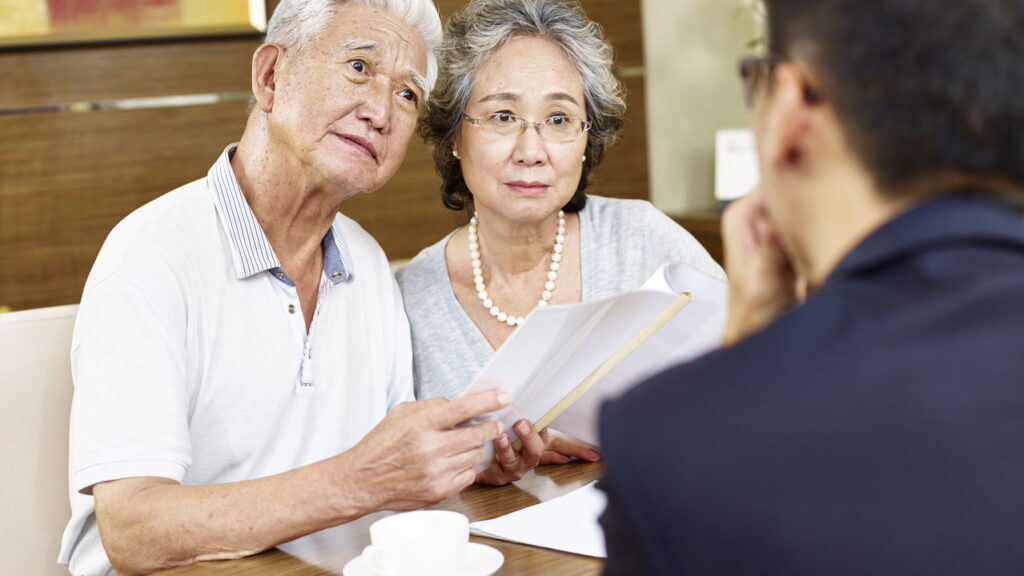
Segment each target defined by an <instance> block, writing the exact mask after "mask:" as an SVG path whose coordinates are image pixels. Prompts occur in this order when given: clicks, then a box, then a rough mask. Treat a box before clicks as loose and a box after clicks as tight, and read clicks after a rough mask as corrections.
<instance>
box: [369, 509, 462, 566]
mask: <svg viewBox="0 0 1024 576" xmlns="http://www.w3.org/2000/svg"><path fill="white" fill-rule="evenodd" d="M370 542H371V544H370V545H369V546H367V547H366V548H364V549H363V553H362V558H363V562H364V563H365V565H366V566H367V568H369V569H370V571H371V573H372V574H374V575H375V576H412V575H416V576H451V575H453V574H458V573H459V569H460V567H461V566H462V564H463V562H464V561H465V557H466V544H467V543H468V542H469V519H468V518H466V516H465V515H464V514H459V513H458V512H450V511H448V510H417V511H414V512H404V513H401V514H395V515H393V516H388V517H386V518H381V519H380V520H377V521H376V522H374V523H373V524H372V525H371V526H370Z"/></svg>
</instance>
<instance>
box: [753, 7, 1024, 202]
mask: <svg viewBox="0 0 1024 576" xmlns="http://www.w3.org/2000/svg"><path fill="white" fill-rule="evenodd" d="M765 4H766V6H767V8H768V16H769V31H768V44H769V50H770V51H771V52H772V53H773V54H774V55H777V56H780V57H783V58H799V59H801V60H803V61H806V62H808V63H809V65H810V66H811V67H812V68H813V70H814V72H815V73H816V74H817V76H818V79H819V81H820V82H821V86H820V91H821V92H822V93H823V95H824V97H825V98H826V99H828V101H829V102H830V103H831V105H832V106H833V107H834V109H835V111H836V113H837V115H838V117H839V119H840V122H841V123H842V125H843V129H844V132H845V133H846V135H847V138H848V139H849V142H850V145H851V146H852V148H853V150H854V152H855V153H856V154H857V155H858V156H859V157H860V159H861V161H862V162H863V163H864V165H865V167H866V169H867V170H868V171H869V172H870V173H871V174H872V175H873V177H874V179H875V183H876V185H877V187H878V189H879V190H881V191H882V192H883V193H886V194H901V193H908V192H910V191H916V192H920V191H921V188H922V187H925V188H932V190H931V191H932V192H939V191H941V188H942V186H944V185H947V186H950V187H952V186H957V185H958V184H960V185H963V184H967V185H970V183H972V182H982V183H985V182H987V183H991V184H993V185H994V186H993V187H994V188H1007V189H1014V188H1015V189H1017V190H1021V189H1024V97H1022V92H1024V41H1022V39H1021V34H1022V31H1024V1H1022V0H957V1H951V2H943V1H938V0H874V1H869V2H866V1H864V0H765ZM1019 194H1020V193H1018V194H1017V195H1018V197H1019ZM1011 197H1012V196H1011Z"/></svg>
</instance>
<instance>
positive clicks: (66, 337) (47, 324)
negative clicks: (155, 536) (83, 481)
mask: <svg viewBox="0 0 1024 576" xmlns="http://www.w3.org/2000/svg"><path fill="white" fill-rule="evenodd" d="M77 311H78V306H77V305H71V306H56V307H53V308H40V309H37V310H26V311H24V312H11V313H7V314H0V438H2V439H3V446H2V450H3V456H0V572H2V573H4V574H32V575H40V576H49V575H51V574H52V575H54V576H56V575H58V574H60V575H63V576H67V574H68V572H67V569H66V568H65V567H64V566H61V565H59V564H57V553H58V552H59V550H60V539H61V533H62V531H63V530H64V525H65V524H67V521H68V518H70V516H71V509H70V507H69V505H68V416H69V413H70V409H71V396H72V393H73V390H74V387H73V385H72V382H71V358H70V356H71V331H72V329H73V327H74V324H75V314H76V313H77Z"/></svg>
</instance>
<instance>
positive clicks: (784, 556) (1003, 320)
mask: <svg viewBox="0 0 1024 576" xmlns="http://www.w3.org/2000/svg"><path fill="white" fill-rule="evenodd" d="M601 417H602V422H601V444H602V448H603V453H604V458H605V461H606V463H607V471H606V476H605V477H604V478H603V479H602V480H601V482H600V486H601V487H602V488H603V489H604V490H605V491H606V492H607V493H608V499H609V504H608V509H607V511H606V512H605V514H604V516H603V517H602V519H601V522H602V524H603V526H604V529H605V534H606V536H607V545H608V562H607V564H606V574H613V575H618V574H629V575H633V574H671V575H687V574H699V575H708V574H794V575H795V574H807V575H815V576H819V575H836V574H900V575H906V574H928V575H935V574H985V575H990V574H1024V222H1022V221H1021V219H1020V216H1019V215H1018V214H1016V213H1014V212H1012V211H1011V210H1009V209H1008V208H1006V207H1005V206H1003V205H1001V204H998V203H997V202H995V201H993V200H984V199H980V198H972V197H969V196H956V197H951V198H945V199H941V200H933V201H930V202H928V203H926V204H924V205H922V206H918V207H917V208H914V209H912V210H910V211H908V212H907V213H905V214H902V215H901V216H899V217H897V218H895V219H894V220H892V221H891V222H889V223H888V224H886V225H884V226H883V227H882V228H880V229H879V230H877V231H876V232H875V233H873V234H872V235H871V236H870V237H869V238H867V239H866V240H864V241H863V242H862V243H861V244H860V245H859V246H858V247H857V248H856V249H855V250H853V251H852V252H851V253H850V254H849V255H848V256H847V257H846V258H845V259H844V260H843V261H842V262H841V263H840V264H839V266H838V267H837V268H836V270H835V271H834V272H833V274H832V275H831V276H830V277H829V279H828V280H827V282H826V283H825V284H824V286H822V287H821V289H820V290H819V291H818V292H817V293H815V294H814V295H813V297H811V298H810V299H809V300H808V301H807V302H806V303H805V304H804V305H802V306H800V307H798V308H796V309H794V310H792V311H790V312H789V313H787V314H785V315H783V316H782V317H781V318H779V319H778V320H777V321H776V322H775V323H774V324H772V325H771V326H769V327H768V328H767V329H765V330H763V331H762V332H760V333H758V334H756V335H754V336H752V337H750V338H748V339H746V340H744V341H742V342H740V343H739V344H737V345H735V346H732V347H730V348H725V349H722V350H718V351H716V352H714V353H712V354H709V355H707V356H705V357H703V358H701V359H698V360H696V361H694V362H691V363H689V364H685V365H681V366H678V367H675V368H673V369H671V370H669V371H667V372H664V373H662V374H660V375H658V376H655V377H654V378H652V379H650V380H649V381H647V382H645V383H643V384H641V385H640V386H638V387H637V388H635V389H633V390H631V391H630V392H629V393H627V394H626V395H625V396H624V397H622V398H621V399H619V400H617V401H615V402H612V403H609V404H606V405H605V406H604V407H603V410H602V415H601Z"/></svg>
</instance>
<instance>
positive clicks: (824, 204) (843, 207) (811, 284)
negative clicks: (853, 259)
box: [787, 173, 917, 292]
mask: <svg viewBox="0 0 1024 576" xmlns="http://www.w3.org/2000/svg"><path fill="white" fill-rule="evenodd" d="M823 190H828V191H829V193H828V194H821V191H823ZM815 193H817V196H814V199H815V201H814V206H813V208H812V209H811V210H808V211H806V212H805V214H806V217H805V218H802V221H801V222H799V223H797V225H796V226H793V227H792V228H793V229H794V230H795V231H796V232H795V234H794V238H792V239H791V241H790V242H787V248H789V249H790V251H791V253H792V256H793V259H794V261H795V262H796V266H797V272H798V274H799V275H800V277H801V278H803V279H804V281H805V283H806V288H807V289H808V290H809V291H812V292H813V291H814V290H816V289H817V288H818V287H820V286H821V285H822V284H823V283H824V282H825V280H826V279H827V278H828V277H829V275H831V274H832V272H833V271H834V270H835V268H836V266H837V265H838V264H839V262H840V261H841V260H842V259H843V258H845V257H846V255H847V254H849V253H850V252H851V251H852V250H853V249H854V248H855V247H856V246H857V245H858V244H860V243H861V242H862V241H864V239H865V238H867V237H868V236H869V235H871V234H872V233H873V232H874V231H875V230H877V229H878V228H879V227H881V226H882V225H883V224H885V223H886V222H888V221H889V220H891V219H893V218H894V217H896V216H897V215H898V214H900V213H901V212H903V211H905V210H907V209H908V208H909V207H910V206H912V205H913V204H914V203H915V202H916V201H917V199H916V197H914V196H910V197H896V198H893V197H889V196H885V195H883V194H881V193H880V192H879V191H878V189H877V188H876V187H875V186H874V183H873V181H871V180H870V179H869V178H868V177H867V176H866V175H865V174H863V173H859V174H844V175H843V176H842V177H839V178H835V179H833V180H832V181H831V182H828V183H823V184H820V185H816V186H815V187H814V191H813V192H809V193H808V194H810V195H813V194H815Z"/></svg>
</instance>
